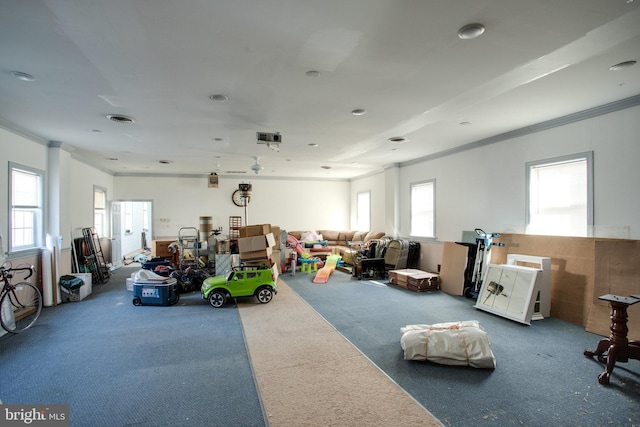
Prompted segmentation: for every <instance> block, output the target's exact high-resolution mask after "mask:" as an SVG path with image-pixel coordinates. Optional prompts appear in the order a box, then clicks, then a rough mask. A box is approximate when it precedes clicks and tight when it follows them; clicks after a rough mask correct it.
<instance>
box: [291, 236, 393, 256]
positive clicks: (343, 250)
mask: <svg viewBox="0 0 640 427" xmlns="http://www.w3.org/2000/svg"><path fill="white" fill-rule="evenodd" d="M305 231H309V230H304V231H301V230H295V231H287V233H288V234H290V235H292V236H293V237H295V238H296V239H298V240H300V241H302V235H303V233H305ZM312 231H315V232H316V233H317V234H320V235H321V236H322V240H326V241H327V244H328V246H327V247H326V249H325V248H322V250H321V251H318V250H313V249H309V252H310V253H311V254H312V255H313V254H314V252H316V253H324V254H326V253H337V254H340V256H341V257H342V261H344V262H345V263H346V264H353V254H354V253H356V251H357V250H358V249H359V248H360V246H359V245H357V244H355V245H351V246H347V242H354V243H362V244H364V243H366V242H368V241H370V240H375V239H380V238H382V237H383V236H384V232H383V231H336V230H312Z"/></svg>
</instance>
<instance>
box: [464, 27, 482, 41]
mask: <svg viewBox="0 0 640 427" xmlns="http://www.w3.org/2000/svg"><path fill="white" fill-rule="evenodd" d="M482 33H484V25H482V24H478V23H475V24H467V25H465V26H464V27H462V28H460V29H459V30H458V37H460V38H461V39H462V40H471V39H475V38H476V37H479V36H481V35H482Z"/></svg>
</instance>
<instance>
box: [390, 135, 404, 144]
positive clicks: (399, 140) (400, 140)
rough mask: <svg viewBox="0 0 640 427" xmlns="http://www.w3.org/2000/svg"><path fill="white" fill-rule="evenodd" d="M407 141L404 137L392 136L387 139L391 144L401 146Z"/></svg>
mask: <svg viewBox="0 0 640 427" xmlns="http://www.w3.org/2000/svg"><path fill="white" fill-rule="evenodd" d="M407 141H408V139H407V138H405V137H404V136H394V137H391V138H389V142H390V143H392V144H401V143H403V142H407Z"/></svg>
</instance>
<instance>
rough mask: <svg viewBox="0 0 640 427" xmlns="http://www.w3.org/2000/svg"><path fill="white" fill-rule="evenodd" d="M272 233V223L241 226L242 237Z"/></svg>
mask: <svg viewBox="0 0 640 427" xmlns="http://www.w3.org/2000/svg"><path fill="white" fill-rule="evenodd" d="M269 233H271V224H259V225H247V226H244V227H240V237H254V236H264V235H266V234H269Z"/></svg>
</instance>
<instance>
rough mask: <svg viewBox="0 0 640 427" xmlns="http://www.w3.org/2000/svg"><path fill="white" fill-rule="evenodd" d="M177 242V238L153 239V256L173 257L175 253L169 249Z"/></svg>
mask: <svg viewBox="0 0 640 427" xmlns="http://www.w3.org/2000/svg"><path fill="white" fill-rule="evenodd" d="M173 242H175V240H152V241H151V256H152V257H160V258H171V257H172V256H173V253H172V252H171V251H169V245H170V244H172V243H173Z"/></svg>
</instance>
